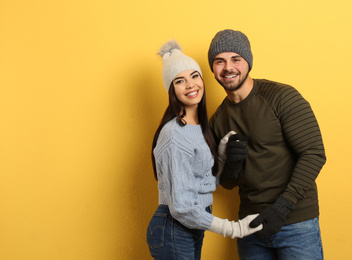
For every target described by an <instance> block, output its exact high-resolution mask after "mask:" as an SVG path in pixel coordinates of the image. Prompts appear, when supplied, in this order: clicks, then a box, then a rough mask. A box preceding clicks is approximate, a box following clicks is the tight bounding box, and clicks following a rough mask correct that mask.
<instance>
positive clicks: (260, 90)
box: [254, 79, 298, 99]
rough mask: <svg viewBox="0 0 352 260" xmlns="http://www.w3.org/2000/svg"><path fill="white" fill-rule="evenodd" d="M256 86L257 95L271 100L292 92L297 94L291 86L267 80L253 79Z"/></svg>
mask: <svg viewBox="0 0 352 260" xmlns="http://www.w3.org/2000/svg"><path fill="white" fill-rule="evenodd" d="M254 84H255V86H256V93H257V95H261V96H263V97H264V98H266V99H267V98H269V99H271V98H273V97H275V96H276V97H278V96H283V95H289V94H292V93H294V92H296V93H297V92H298V91H297V90H296V89H295V88H294V87H293V86H291V85H289V84H286V83H281V82H277V81H273V80H267V79H254Z"/></svg>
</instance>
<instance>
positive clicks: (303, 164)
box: [210, 79, 326, 224]
mask: <svg viewBox="0 0 352 260" xmlns="http://www.w3.org/2000/svg"><path fill="white" fill-rule="evenodd" d="M210 127H211V129H212V131H213V134H214V137H215V140H216V141H217V142H220V140H221V138H222V137H223V136H225V135H226V134H227V133H228V132H229V131H231V130H234V131H236V132H237V133H239V134H240V135H242V136H245V137H246V138H247V140H248V158H247V159H246V161H245V163H244V166H243V169H242V172H241V176H240V178H239V179H238V180H234V179H232V178H229V177H228V176H222V177H221V185H222V186H224V187H225V188H227V189H232V188H233V187H235V186H237V185H238V186H239V195H240V198H241V205H240V211H239V217H240V218H243V217H245V216H247V215H249V214H253V213H260V212H261V211H263V210H264V209H265V208H266V207H268V206H269V205H272V204H273V203H274V202H275V200H276V199H277V198H278V197H279V195H280V194H283V195H284V196H285V197H286V198H287V199H289V200H290V201H292V202H293V203H294V204H295V205H296V208H295V209H294V210H293V211H292V212H290V214H289V215H288V216H287V219H286V222H285V224H292V223H297V222H301V221H305V220H308V219H312V218H315V217H317V216H319V205H318V194H317V186H316V183H315V179H316V178H317V176H318V174H319V172H320V170H321V168H322V167H323V165H324V164H325V161H326V157H325V151H324V145H323V141H322V137H321V133H320V129H319V125H318V122H317V120H316V118H315V115H314V113H313V111H312V109H311V107H310V105H309V103H308V102H307V101H306V100H305V99H304V98H303V97H302V96H301V95H300V93H299V92H298V91H297V90H296V89H294V88H293V87H291V86H288V85H285V84H281V83H277V82H273V81H268V80H263V79H254V85H253V89H252V91H251V93H250V94H249V96H248V97H247V98H245V99H244V100H243V101H241V102H240V103H232V102H231V101H230V100H229V99H228V98H227V97H226V98H225V99H224V101H223V102H222V104H221V105H220V106H219V107H218V109H217V110H216V112H215V113H214V115H213V116H212V117H211V119H210Z"/></svg>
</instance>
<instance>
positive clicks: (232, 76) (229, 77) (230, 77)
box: [224, 75, 237, 79]
mask: <svg viewBox="0 0 352 260" xmlns="http://www.w3.org/2000/svg"><path fill="white" fill-rule="evenodd" d="M236 76H237V75H230V76H224V78H226V79H232V78H234V77H236Z"/></svg>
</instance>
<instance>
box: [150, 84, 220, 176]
mask: <svg viewBox="0 0 352 260" xmlns="http://www.w3.org/2000/svg"><path fill="white" fill-rule="evenodd" d="M181 112H182V113H181ZM185 115H186V110H185V107H184V106H183V104H182V102H180V101H179V100H178V99H177V97H176V93H175V87H174V85H173V83H171V86H170V89H169V106H168V107H167V108H166V110H165V113H164V115H163V117H162V119H161V122H160V124H159V127H158V128H157V130H156V132H155V135H154V139H153V145H152V162H153V170H154V176H155V179H156V180H157V179H158V176H157V171H156V164H155V157H154V153H153V150H154V148H155V146H156V143H157V141H158V137H159V134H160V131H161V129H162V128H163V127H164V125H165V124H166V123H167V122H169V121H170V120H172V119H173V118H175V117H176V120H177V123H178V124H179V125H180V126H185V125H186V123H184V122H183V120H182V118H183V117H185ZM198 120H199V123H200V125H201V127H202V132H203V136H204V139H205V141H206V142H207V144H208V146H209V148H210V151H211V153H212V155H213V156H214V166H213V169H212V171H213V175H214V176H216V173H217V170H218V156H217V146H216V143H215V141H214V137H213V135H212V133H211V130H210V126H209V121H208V113H207V108H206V98H205V87H204V94H203V97H202V100H201V101H200V102H199V104H198Z"/></svg>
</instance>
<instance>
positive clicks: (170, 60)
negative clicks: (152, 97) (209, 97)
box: [158, 40, 202, 92]
mask: <svg viewBox="0 0 352 260" xmlns="http://www.w3.org/2000/svg"><path fill="white" fill-rule="evenodd" d="M158 54H159V55H160V56H161V57H162V58H163V70H162V75H163V82H164V87H165V89H166V91H167V92H169V88H170V85H171V82H172V81H173V79H174V78H175V77H176V76H177V75H178V74H179V73H181V72H183V71H186V70H196V71H198V72H199V73H200V75H201V76H202V71H201V70H200V67H199V65H198V63H197V62H196V61H195V60H194V59H192V58H191V57H188V56H186V55H185V54H183V53H182V49H181V46H180V45H179V44H178V43H177V42H176V41H175V40H170V41H168V42H167V43H165V44H164V45H163V46H162V47H161V49H160V51H159V52H158Z"/></svg>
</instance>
